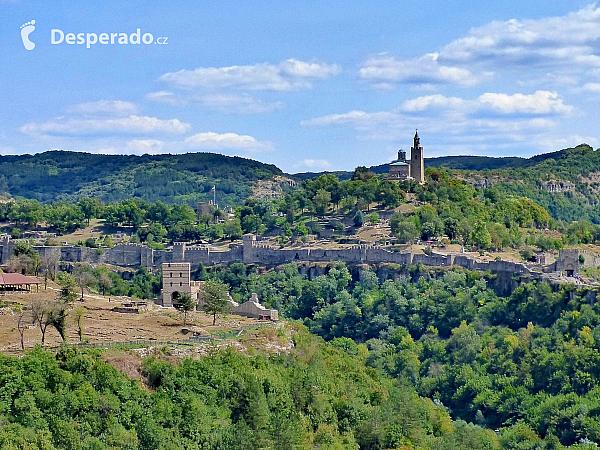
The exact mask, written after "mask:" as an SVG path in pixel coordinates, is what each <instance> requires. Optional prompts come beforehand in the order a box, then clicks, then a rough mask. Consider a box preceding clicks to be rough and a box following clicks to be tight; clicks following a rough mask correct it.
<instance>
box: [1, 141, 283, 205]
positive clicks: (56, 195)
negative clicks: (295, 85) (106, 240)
mask: <svg viewBox="0 0 600 450" xmlns="http://www.w3.org/2000/svg"><path fill="white" fill-rule="evenodd" d="M281 174H282V172H281V170H280V169H278V168H277V167H275V166H274V165H269V164H263V163H261V162H258V161H253V160H250V159H245V158H239V157H229V156H223V155H218V154H214V153H186V154H183V155H143V156H134V155H99V154H90V153H80V152H70V151H48V152H44V153H39V154H35V155H18V156H0V192H3V193H4V194H5V195H7V196H11V197H26V198H33V199H36V200H39V201H40V202H42V203H49V202H53V201H58V200H66V201H76V200H78V199H79V198H81V197H97V198H99V199H101V200H103V201H105V202H114V201H120V200H124V199H127V198H132V197H138V198H141V199H143V200H146V201H151V202H154V201H157V200H161V201H163V202H165V203H190V204H192V203H194V202H195V201H197V200H203V199H207V198H209V197H210V194H209V192H210V190H211V188H212V186H213V185H217V189H218V197H219V198H218V201H219V203H221V204H224V205H231V204H238V203H241V202H243V200H244V199H245V198H247V197H248V196H250V195H251V194H252V191H251V189H250V186H251V183H252V182H254V181H257V180H262V179H269V178H272V177H273V176H274V175H281Z"/></svg>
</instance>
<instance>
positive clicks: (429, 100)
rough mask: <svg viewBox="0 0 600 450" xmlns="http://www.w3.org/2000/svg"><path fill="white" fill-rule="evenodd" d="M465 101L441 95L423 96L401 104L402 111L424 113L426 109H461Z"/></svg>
mask: <svg viewBox="0 0 600 450" xmlns="http://www.w3.org/2000/svg"><path fill="white" fill-rule="evenodd" d="M465 103H466V101H465V100H463V99H462V98H458V97H446V96H444V95H441V94H436V95H424V96H422V97H417V98H414V99H411V100H406V101H405V102H404V103H403V104H402V109H403V110H404V111H407V112H412V111H424V110H427V109H448V108H461V107H463V106H464V105H465Z"/></svg>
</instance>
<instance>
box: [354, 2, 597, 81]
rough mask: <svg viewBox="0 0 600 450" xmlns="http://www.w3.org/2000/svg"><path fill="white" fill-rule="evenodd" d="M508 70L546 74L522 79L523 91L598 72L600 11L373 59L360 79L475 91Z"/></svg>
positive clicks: (480, 31)
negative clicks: (401, 56)
mask: <svg viewBox="0 0 600 450" xmlns="http://www.w3.org/2000/svg"><path fill="white" fill-rule="evenodd" d="M506 68H522V69H525V70H527V72H525V73H527V75H529V76H530V72H531V71H540V70H543V71H544V72H543V73H545V76H542V77H540V76H539V72H538V73H536V74H535V75H534V77H535V78H534V79H525V80H518V81H517V83H518V84H520V85H523V86H526V85H536V84H537V85H542V86H548V84H549V83H551V84H554V85H574V84H575V83H576V82H577V81H578V77H579V76H580V75H582V74H583V73H585V72H586V71H587V72H591V71H594V70H595V71H598V69H600V7H599V6H598V5H597V4H596V3H594V4H591V5H589V6H586V7H585V8H582V9H580V10H578V11H575V12H571V13H568V14H565V15H562V16H554V17H545V18H541V19H528V20H517V19H511V20H507V21H492V22H489V23H487V24H485V25H483V26H480V27H476V28H472V29H471V30H469V32H468V33H466V35H464V36H463V37H461V38H459V39H456V40H454V41H452V42H450V43H449V44H447V45H446V46H444V47H442V48H441V49H439V50H437V51H436V52H433V53H427V54H424V55H422V56H419V57H414V58H408V59H397V58H395V57H393V56H391V55H389V54H387V53H383V54H380V55H377V56H375V57H372V58H369V59H368V60H367V61H366V62H365V63H364V64H363V65H362V67H361V69H360V72H359V75H360V78H362V79H365V80H369V81H371V82H373V83H375V85H376V86H377V87H379V86H384V87H389V85H390V83H397V82H400V83H412V84H426V85H439V84H455V85H463V86H472V85H475V84H477V83H478V82H480V81H482V80H483V79H485V78H489V77H490V76H491V75H493V74H494V72H492V71H502V70H505V69H506ZM490 69H491V71H490ZM598 73H600V72H598Z"/></svg>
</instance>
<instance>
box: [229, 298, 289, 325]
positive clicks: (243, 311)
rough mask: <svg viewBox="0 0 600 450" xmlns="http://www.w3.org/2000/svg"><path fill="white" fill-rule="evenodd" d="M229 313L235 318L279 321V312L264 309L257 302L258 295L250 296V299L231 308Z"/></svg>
mask: <svg viewBox="0 0 600 450" xmlns="http://www.w3.org/2000/svg"><path fill="white" fill-rule="evenodd" d="M231 313H232V314H235V315H237V316H244V317H251V318H253V319H258V320H279V311H277V310H276V309H269V308H265V307H264V306H263V305H261V304H260V302H259V301H258V295H256V294H252V298H251V299H250V300H248V301H247V302H244V303H242V304H241V305H237V306H233V307H232V308H231Z"/></svg>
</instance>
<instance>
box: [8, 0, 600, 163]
mask: <svg viewBox="0 0 600 450" xmlns="http://www.w3.org/2000/svg"><path fill="white" fill-rule="evenodd" d="M0 17H1V19H0V38H1V39H2V43H3V45H2V46H0V153H1V154H21V153H37V152H42V151H46V150H50V149H66V150H77V151H87V152H97V153H133V154H144V153H183V152H202V151H210V152H217V153H223V154H228V155H239V156H244V157H249V158H253V159H258V160H260V161H264V162H268V163H274V164H276V165H278V166H279V167H281V168H282V169H283V170H285V171H287V172H299V171H320V170H342V169H346V170H349V169H352V168H354V167H356V166H357V165H367V166H369V165H374V164H381V163H384V162H388V161H389V160H391V159H392V158H393V157H394V156H395V153H396V151H397V150H398V149H399V148H405V149H408V148H409V147H410V144H411V139H412V136H413V134H414V129H415V128H419V134H420V135H421V143H422V145H423V146H424V148H425V155H426V156H441V155H459V154H469V155H490V156H512V155H517V156H531V155H534V154H538V153H543V152H548V151H554V150H559V149H561V148H564V147H568V146H574V145H577V144H580V143H582V142H586V143H588V144H590V145H592V146H593V147H594V148H596V147H597V146H599V145H600V144H599V137H598V133H597V129H598V118H597V111H598V109H599V106H600V7H598V6H597V5H596V4H590V3H588V2H579V1H574V2H551V3H550V4H549V2H542V1H530V2H486V4H485V8H483V7H482V3H481V2H469V1H454V0H449V1H446V2H433V1H411V2H398V1H370V2H366V1H365V2H358V1H322V0H321V1H296V2H282V1H270V2H268V1H247V2H240V1H237V2H233V1H212V2H183V1H174V2H168V3H167V2H154V1H144V2H142V1H127V2H123V1H122V0H121V1H101V2H93V3H92V2H87V3H86V4H85V6H82V3H81V2H72V1H60V2H48V1H29V0H8V1H7V0H0ZM32 20H35V25H34V26H35V29H34V30H33V31H31V32H30V34H29V38H30V40H31V42H33V43H35V48H34V49H33V50H29V51H28V50H26V49H25V47H24V45H23V42H22V36H21V26H22V25H23V24H26V23H27V22H30V21H32ZM138 28H139V29H140V30H141V35H143V34H144V33H151V34H152V35H153V38H154V40H156V39H157V38H159V37H167V38H168V40H167V44H166V45H158V44H154V43H153V44H148V45H146V44H127V45H122V44H121V45H120V44H117V43H115V44H113V45H111V44H106V45H103V44H100V43H96V44H93V45H90V48H87V46H86V45H85V44H83V45H79V44H72V45H70V44H67V43H66V42H64V41H63V42H62V43H61V44H52V43H51V30H52V29H58V30H61V31H62V32H63V34H64V35H66V34H67V33H74V34H77V33H95V34H96V35H97V36H99V35H100V34H101V33H108V34H109V35H110V33H113V32H114V33H127V34H128V35H129V34H131V33H134V32H135V31H136V30H137V29H138Z"/></svg>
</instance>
